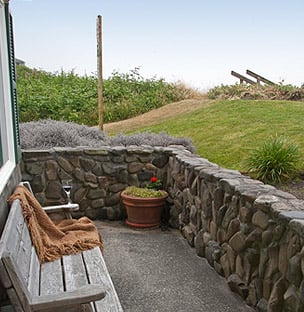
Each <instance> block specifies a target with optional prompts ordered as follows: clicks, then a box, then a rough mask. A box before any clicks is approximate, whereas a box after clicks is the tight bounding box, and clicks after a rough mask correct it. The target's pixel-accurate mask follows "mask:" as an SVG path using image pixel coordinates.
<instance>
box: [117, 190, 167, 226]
mask: <svg viewBox="0 0 304 312" xmlns="http://www.w3.org/2000/svg"><path fill="white" fill-rule="evenodd" d="M167 197H168V194H165V195H164V196H162V197H150V198H141V197H134V196H130V195H127V194H125V193H124V192H122V193H121V198H122V202H123V204H124V205H125V207H126V211H127V216H128V218H127V220H126V224H127V225H129V226H131V227H135V228H150V227H156V226H160V222H161V215H162V211H163V207H164V204H165V202H166V199H167Z"/></svg>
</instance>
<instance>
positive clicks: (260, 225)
mask: <svg viewBox="0 0 304 312" xmlns="http://www.w3.org/2000/svg"><path fill="white" fill-rule="evenodd" d="M22 171H23V179H25V180H30V181H31V184H32V186H33V189H34V191H35V193H36V196H37V197H38V198H39V200H40V201H41V202H42V203H43V204H51V203H53V202H54V201H58V200H59V201H64V196H63V195H64V194H63V193H62V191H61V185H60V179H63V178H65V177H68V176H69V177H72V178H73V184H74V185H73V192H72V198H73V200H74V201H75V202H78V203H79V204H80V215H88V216H89V217H91V218H93V219H94V218H108V219H111V220H114V219H120V218H125V210H124V208H123V207H122V205H121V203H120V192H121V191H122V190H123V189H124V188H125V187H126V186H127V185H129V184H132V185H141V186H142V185H144V184H145V183H146V182H148V180H149V178H150V177H151V176H153V175H155V176H157V177H158V178H161V179H162V180H163V181H164V185H165V189H166V190H167V191H168V193H169V200H168V207H167V211H169V217H168V220H169V224H170V225H171V226H173V227H175V228H179V229H180V230H181V232H182V234H183V235H184V237H185V238H186V239H187V241H188V242H189V244H190V245H191V246H192V247H194V248H195V249H196V252H197V254H198V255H199V256H202V257H205V258H206V259H207V261H208V262H209V264H210V265H211V266H213V267H214V269H215V270H216V271H217V272H218V273H219V274H221V275H223V276H224V277H225V278H226V279H227V282H228V284H229V286H230V287H231V289H232V290H233V291H235V292H237V293H238V294H239V295H240V296H242V297H243V298H244V300H246V302H247V303H248V304H249V305H251V306H254V307H256V308H257V310H259V311H303V310H304V280H303V274H304V247H303V246H304V202H303V201H301V200H297V199H296V198H295V197H294V196H292V195H290V194H289V193H285V192H282V191H279V190H277V189H275V188H274V187H272V186H270V185H264V184H263V183H261V182H259V181H256V180H252V179H250V178H248V177H246V176H244V175H241V174H240V173H239V172H237V171H233V170H227V169H223V168H220V167H219V166H217V165H216V164H213V163H210V162H209V161H208V160H206V159H203V158H200V157H198V156H197V155H194V154H191V153H190V152H188V151H185V150H184V149H182V148H180V147H170V148H161V147H158V148H152V147H148V146H145V147H128V148H125V147H114V148H109V147H105V148H103V149H96V150H94V149H71V150H63V149H52V150H49V151H36V152H34V151H24V152H23V163H22Z"/></svg>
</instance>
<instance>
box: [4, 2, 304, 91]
mask: <svg viewBox="0 0 304 312" xmlns="http://www.w3.org/2000/svg"><path fill="white" fill-rule="evenodd" d="M10 7H11V12H12V14H13V18H14V31H15V49H16V57H17V58H20V59H22V60H24V61H25V62H26V65H28V66H30V67H35V68H40V69H44V70H47V71H51V72H55V71H60V70H61V69H63V70H65V71H70V70H72V69H73V70H74V71H75V72H76V73H78V74H81V75H83V74H87V75H91V74H94V73H96V70H97V65H96V64H97V59H96V55H97V52H96V46H97V43H96V20H97V16H98V15H101V16H102V18H103V73H104V77H105V78H107V77H108V76H109V75H111V73H112V72H113V71H114V70H117V71H119V72H122V73H126V72H128V71H130V70H132V69H134V68H135V67H140V68H141V69H140V73H141V74H142V75H143V76H144V77H145V78H151V77H153V76H156V77H157V78H164V79H166V80H167V81H177V80H181V81H183V82H185V83H186V84H188V85H190V86H194V87H196V88H199V89H202V90H206V89H208V88H210V87H213V86H215V85H220V84H234V83H236V82H238V79H237V78H235V77H233V76H231V75H230V72H231V70H234V71H236V72H239V73H241V74H245V72H246V69H250V70H252V71H253V72H256V73H259V74H261V75H262V76H265V77H266V78H268V79H270V80H272V81H274V82H281V81H283V80H284V84H293V85H298V86H300V85H301V84H302V83H304V17H303V16H304V1H303V0H188V1H186V0H111V1H109V0H87V1H83V0H82V1H80V0H10Z"/></svg>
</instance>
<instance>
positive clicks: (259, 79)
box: [231, 69, 275, 85]
mask: <svg viewBox="0 0 304 312" xmlns="http://www.w3.org/2000/svg"><path fill="white" fill-rule="evenodd" d="M246 74H247V75H249V76H251V77H253V78H255V79H256V81H254V80H252V79H249V78H247V77H246V76H243V75H241V74H239V73H237V72H235V71H233V70H232V71H231V75H232V76H234V77H237V78H239V79H240V83H244V82H246V83H249V84H251V85H255V84H261V82H263V83H264V84H266V85H274V84H275V83H274V82H272V81H270V80H269V79H266V78H264V77H263V76H261V75H259V74H256V73H254V72H253V71H251V70H249V69H247V70H246Z"/></svg>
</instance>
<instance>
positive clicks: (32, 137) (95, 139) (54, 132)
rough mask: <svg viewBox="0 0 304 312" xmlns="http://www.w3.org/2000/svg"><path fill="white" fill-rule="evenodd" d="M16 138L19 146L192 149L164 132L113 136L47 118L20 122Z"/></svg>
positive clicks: (190, 143)
mask: <svg viewBox="0 0 304 312" xmlns="http://www.w3.org/2000/svg"><path fill="white" fill-rule="evenodd" d="M20 141H21V147H22V148H23V149H48V148H52V147H77V146H89V147H100V146H105V145H108V146H116V145H123V146H129V145H137V146H141V145H150V146H169V145H183V146H184V147H185V148H186V149H188V150H189V151H191V152H194V151H195V148H194V145H193V144H192V141H191V140H190V139H187V138H176V137H172V136H169V135H168V134H166V133H160V134H154V133H152V132H142V133H137V134H134V135H124V134H119V135H117V136H115V137H109V136H107V135H106V134H105V133H104V132H103V131H100V130H99V129H98V128H91V127H88V126H85V125H78V124H76V123H73V122H64V121H56V120H51V119H46V120H39V121H32V122H26V123H21V124H20Z"/></svg>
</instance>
